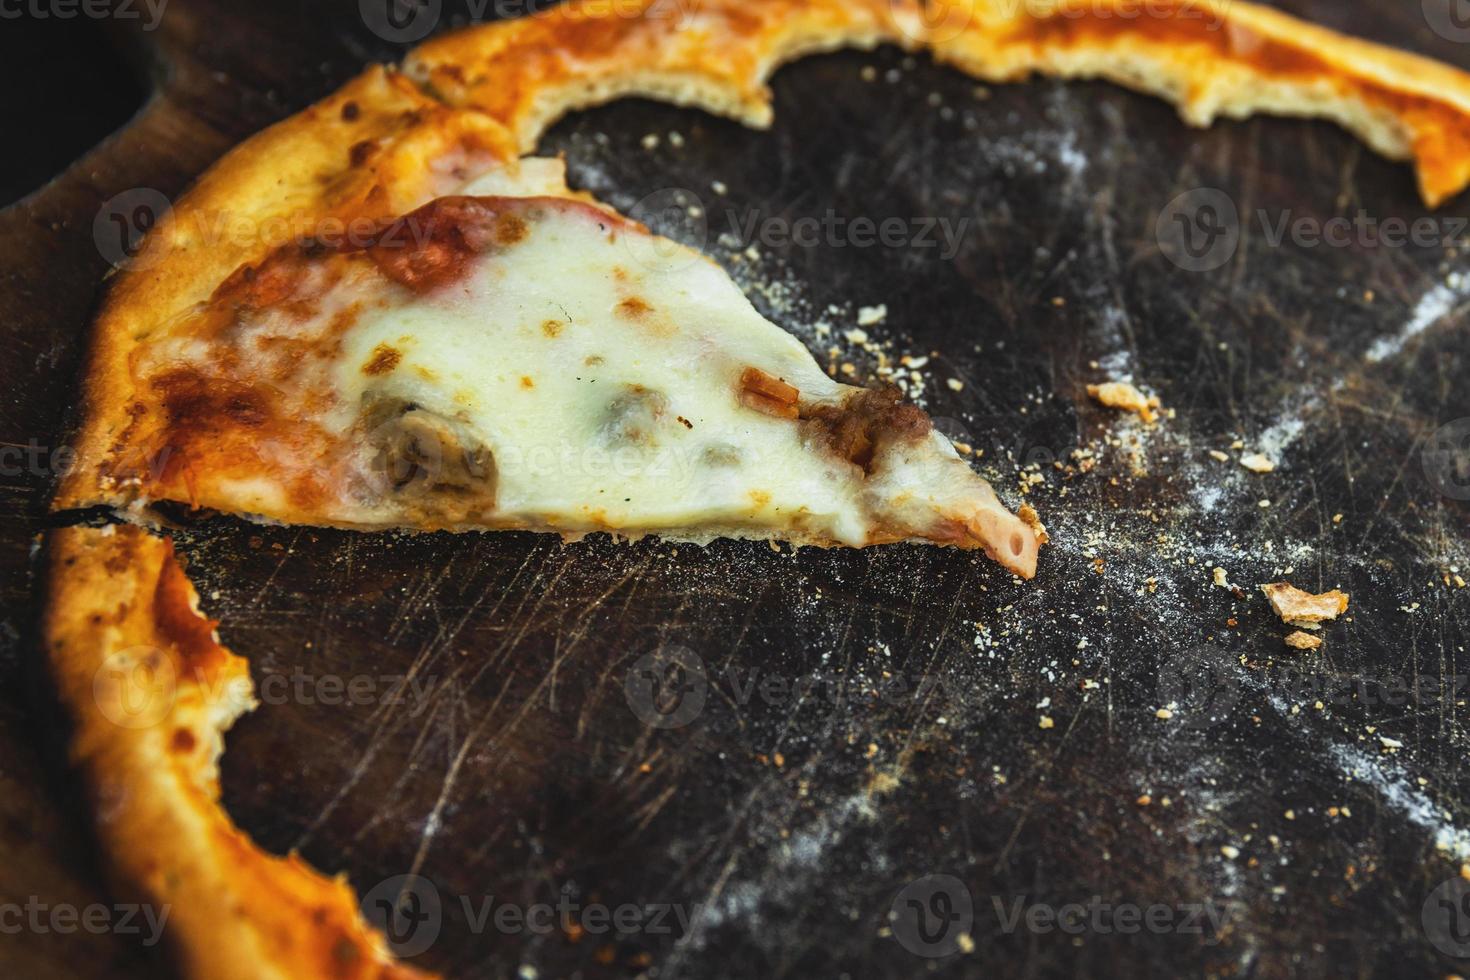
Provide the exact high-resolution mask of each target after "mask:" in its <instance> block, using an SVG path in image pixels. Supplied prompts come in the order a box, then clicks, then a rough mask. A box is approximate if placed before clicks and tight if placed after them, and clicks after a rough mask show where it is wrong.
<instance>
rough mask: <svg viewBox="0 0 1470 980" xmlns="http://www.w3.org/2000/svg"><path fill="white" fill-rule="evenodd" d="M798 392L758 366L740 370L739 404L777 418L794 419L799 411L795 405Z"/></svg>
mask: <svg viewBox="0 0 1470 980" xmlns="http://www.w3.org/2000/svg"><path fill="white" fill-rule="evenodd" d="M799 394H800V392H798V391H797V390H796V389H795V388H793V387H792V386H791V385H789V384H787V383H786V382H784V381H782V380H781V379H780V378H773V377H771V376H770V375H769V374H767V373H766V372H764V371H762V370H761V369H760V368H756V367H748V368H746V369H745V370H744V371H741V372H740V404H742V405H744V406H745V407H746V408H753V409H755V410H756V411H757V412H763V413H765V414H766V415H770V416H772V417H774V418H778V419H794V418H797V417H798V416H799V415H800V414H801V412H800V410H799V409H798V408H797V407H796V399H797V396H798V395H799Z"/></svg>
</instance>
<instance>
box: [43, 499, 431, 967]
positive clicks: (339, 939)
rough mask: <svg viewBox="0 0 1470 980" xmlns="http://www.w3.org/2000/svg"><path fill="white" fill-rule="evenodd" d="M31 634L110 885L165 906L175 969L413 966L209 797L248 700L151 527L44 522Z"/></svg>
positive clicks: (346, 902)
mask: <svg viewBox="0 0 1470 980" xmlns="http://www.w3.org/2000/svg"><path fill="white" fill-rule="evenodd" d="M49 549H50V598H49V602H48V605H47V609H46V613H45V618H44V625H43V630H44V632H43V642H44V643H45V648H46V653H47V656H48V659H49V662H50V666H51V670H52V673H53V675H54V677H55V679H56V685H57V688H58V691H59V693H60V696H61V700H62V703H63V704H64V706H65V707H66V709H67V710H68V712H69V713H70V715H71V717H72V720H73V722H74V734H73V739H72V747H71V756H72V759H73V761H74V763H75V764H76V765H77V766H78V768H79V769H80V770H81V773H82V776H83V778H84V779H85V781H86V784H87V787H88V790H89V791H90V794H91V797H92V799H93V802H94V810H95V814H96V817H95V825H96V830H97V836H98V838H99V841H100V843H101V847H102V850H103V853H104V855H105V856H106V859H107V861H108V863H109V865H110V867H111V870H112V872H113V874H114V876H115V878H116V879H117V881H118V884H119V886H120V888H121V889H122V890H125V891H126V892H128V893H129V894H130V895H132V896H135V897H137V898H140V899H141V900H142V901H144V902H146V903H147V904H149V905H150V906H151V907H152V908H153V909H154V910H155V914H157V915H160V916H161V915H162V914H163V913H164V912H165V910H166V912H167V918H166V920H165V921H164V935H165V936H166V937H167V938H168V940H169V942H170V943H171V947H172V949H173V951H174V953H175V954H176V956H177V957H178V959H179V962H180V965H181V967H182V969H183V971H184V973H185V975H187V976H189V977H191V978H208V980H302V978H321V980H327V978H333V980H348V978H351V980H413V978H422V977H424V976H425V974H422V973H420V972H419V971H416V970H413V969H411V968H409V967H406V966H403V965H401V964H399V963H396V962H395V961H394V960H393V959H392V957H391V955H390V954H389V953H388V951H387V948H386V946H385V944H384V942H383V939H382V937H381V936H380V935H378V934H377V933H376V932H374V931H372V930H371V929H370V928H368V926H367V925H365V924H364V922H363V921H362V919H361V917H360V916H359V914H358V909H357V900H356V898H355V896H354V895H353V892H352V889H351V888H350V887H348V885H347V882H346V881H345V879H343V878H340V877H338V878H326V877H323V876H322V875H321V874H319V873H317V872H316V871H314V870H313V869H312V868H311V867H309V866H308V865H307V864H306V863H305V862H304V861H302V860H301V859H300V858H298V857H296V856H295V855H294V854H293V855H290V856H288V857H285V858H279V857H275V856H272V855H269V854H266V853H264V852H262V851H261V850H260V849H259V848H258V847H256V846H255V845H254V844H253V843H252V842H251V840H250V839H249V837H247V836H246V835H245V834H244V833H243V832H242V831H240V830H239V829H238V828H237V827H235V826H234V825H233V824H232V823H231V822H230V819H229V817H228V815H227V814H226V813H225V811H224V809H223V808H222V807H221V806H220V803H219V770H218V759H219V755H220V752H221V750H222V749H223V744H224V743H223V737H224V732H225V730H226V729H227V728H229V726H230V724H231V723H232V722H233V721H234V720H235V718H236V717H238V716H239V715H240V714H241V713H243V712H245V711H248V710H249V709H250V708H251V707H253V706H254V699H253V696H252V687H251V683H250V673H249V670H248V668H247V665H246V662H245V661H244V659H242V658H241V657H238V656H235V655H234V654H232V653H230V652H229V651H228V650H226V649H224V648H223V647H222V646H220V645H219V643H218V642H217V641H216V640H215V638H214V625H215V624H214V623H213V622H211V621H210V620H208V619H205V618H204V617H203V616H202V615H200V614H199V612H198V611H197V609H196V606H195V603H196V601H197V596H196V595H195V593H194V589H193V587H192V586H191V585H190V584H189V582H188V579H187V578H186V577H185V575H184V572H183V570H182V569H181V568H180V566H179V564H178V562H177V560H176V559H175V557H174V554H173V546H172V545H171V544H170V543H169V542H168V541H167V540H165V539H162V538H158V537H153V536H151V535H149V534H147V533H146V532H144V531H141V530H139V529H137V528H131V527H107V528H67V529H64V530H59V531H55V532H53V533H52V534H51V536H50V538H49Z"/></svg>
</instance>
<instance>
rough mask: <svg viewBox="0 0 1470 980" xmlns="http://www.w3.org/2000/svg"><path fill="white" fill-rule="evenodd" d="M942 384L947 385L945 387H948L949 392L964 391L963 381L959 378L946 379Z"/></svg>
mask: <svg viewBox="0 0 1470 980" xmlns="http://www.w3.org/2000/svg"><path fill="white" fill-rule="evenodd" d="M944 383H945V384H947V385H949V390H950V391H964V390H965V383H964V382H963V381H961V380H960V379H959V378H947V379H945V382H944Z"/></svg>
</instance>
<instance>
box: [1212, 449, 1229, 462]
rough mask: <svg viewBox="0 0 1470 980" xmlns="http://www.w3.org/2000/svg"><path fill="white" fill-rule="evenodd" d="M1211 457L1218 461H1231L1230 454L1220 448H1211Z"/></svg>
mask: <svg viewBox="0 0 1470 980" xmlns="http://www.w3.org/2000/svg"><path fill="white" fill-rule="evenodd" d="M1210 458H1211V459H1213V460H1215V461H1216V462H1217V463H1228V462H1230V456H1229V455H1228V454H1226V453H1222V452H1220V450H1218V449H1211V450H1210Z"/></svg>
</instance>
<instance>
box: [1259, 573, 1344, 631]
mask: <svg viewBox="0 0 1470 980" xmlns="http://www.w3.org/2000/svg"><path fill="white" fill-rule="evenodd" d="M1261 591H1262V592H1264V593H1266V598H1267V599H1269V600H1270V601H1271V608H1272V609H1273V610H1275V612H1276V615H1278V616H1280V617H1281V619H1282V621H1283V622H1286V623H1289V624H1291V625H1293V626H1299V625H1301V624H1304V623H1310V624H1315V623H1320V622H1321V621H1322V620H1324V619H1336V618H1337V617H1338V616H1340V615H1342V614H1343V613H1344V612H1346V611H1347V607H1348V596H1347V594H1346V593H1344V592H1339V591H1338V590H1336V589H1333V590H1332V591H1331V592H1324V593H1322V594H1321V595H1312V594H1311V593H1310V592H1303V591H1302V590H1301V589H1298V588H1297V587H1296V586H1294V585H1292V584H1291V583H1289V582H1272V583H1271V584H1270V585H1263V586H1261Z"/></svg>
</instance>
